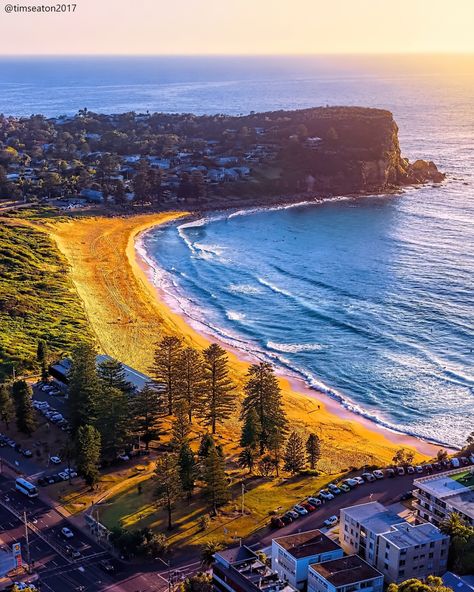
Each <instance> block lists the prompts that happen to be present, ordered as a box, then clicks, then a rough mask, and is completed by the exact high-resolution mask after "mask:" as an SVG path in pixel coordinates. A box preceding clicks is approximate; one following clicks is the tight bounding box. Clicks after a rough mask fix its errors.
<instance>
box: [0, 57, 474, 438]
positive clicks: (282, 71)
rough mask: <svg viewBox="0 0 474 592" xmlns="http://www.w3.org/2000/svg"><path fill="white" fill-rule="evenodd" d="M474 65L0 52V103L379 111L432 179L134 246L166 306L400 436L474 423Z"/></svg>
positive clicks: (212, 220) (226, 218) (219, 219)
mask: <svg viewBox="0 0 474 592" xmlns="http://www.w3.org/2000/svg"><path fill="white" fill-rule="evenodd" d="M473 66H474V60H473V58H464V59H460V58H457V59H455V58H451V59H448V58H441V57H434V58H424V59H423V60H414V59H412V58H409V57H407V58H398V59H394V58H377V59H375V58H363V57H352V58H346V57H333V58H284V59H283V58H258V59H255V58H253V59H251V58H246V59H237V58H137V59H129V58H120V59H118V58H114V59H104V58H101V59H92V58H89V59H83V58H82V59H79V58H78V59H63V60H53V59H51V60H45V59H37V60H31V59H9V60H0V88H1V91H2V92H1V93H0V112H3V113H6V114H17V115H25V114H30V113H33V112H35V113H38V112H42V113H45V114H47V115H50V116H52V115H58V114H62V113H74V112H75V111H77V109H79V108H82V107H88V108H89V109H91V110H96V111H101V112H120V111H128V110H135V111H146V110H150V111H155V110H159V111H167V112H181V111H187V112H195V113H215V112H226V113H232V114H237V113H246V112H249V111H251V110H256V111H257V110H258V111H261V110H272V109H279V108H288V109H291V108H298V107H308V106H316V105H326V104H331V105H334V104H339V105H340V104H357V105H366V106H375V107H383V108H387V109H390V110H391V111H392V112H393V113H394V116H395V119H396V120H397V123H398V125H399V127H400V141H401V146H402V150H403V153H404V154H405V155H406V156H408V157H410V158H416V157H422V158H428V159H433V160H434V161H435V162H436V163H437V164H438V166H439V167H440V168H441V169H442V170H444V171H446V172H447V173H448V180H447V182H446V183H445V184H444V185H443V186H442V187H436V188H433V187H425V188H421V189H418V190H410V191H407V192H405V193H404V194H403V195H402V196H398V197H372V198H370V197H369V198H365V199H360V200H358V201H356V202H355V201H351V200H346V201H334V202H331V203H326V204H324V205H318V206H300V207H296V208H290V209H280V210H273V211H254V212H240V213H238V214H239V215H236V214H233V215H230V214H229V213H225V214H222V213H216V215H215V216H214V215H213V216H210V217H208V218H207V219H202V220H197V221H196V220H194V221H193V222H191V223H189V222H187V223H184V224H183V223H181V224H180V225H174V226H169V227H167V228H165V229H155V230H153V231H152V232H150V233H149V234H147V235H146V237H145V239H144V247H145V248H146V251H147V253H148V256H149V257H150V258H151V259H152V261H153V262H154V264H155V265H156V270H157V276H156V281H157V282H158V283H159V284H160V285H161V287H162V288H163V289H164V290H166V291H167V292H168V294H169V296H170V299H171V301H172V302H173V303H174V305H175V306H176V307H178V308H179V309H180V310H182V311H184V312H185V313H186V314H187V315H189V317H190V318H192V319H194V320H195V322H196V323H198V324H200V325H201V326H202V327H203V328H205V329H206V330H207V331H211V332H212V333H214V334H215V335H216V336H219V337H220V338H221V339H224V340H226V341H228V342H229V343H232V344H234V345H238V346H239V347H241V348H242V349H245V350H247V351H251V352H253V353H254V354H256V355H258V356H259V357H261V358H268V359H271V360H272V361H273V362H274V363H275V364H278V365H279V366H281V367H284V368H286V369H287V370H288V371H289V372H294V373H297V374H298V375H299V376H301V377H303V378H304V379H305V380H306V381H307V382H308V384H310V385H312V386H315V387H317V388H322V389H324V390H326V391H329V392H330V394H332V395H333V396H336V397H338V398H339V399H340V400H341V401H343V402H344V404H346V405H348V406H351V407H352V408H354V409H355V410H356V411H358V412H359V413H363V414H364V415H367V416H369V417H372V418H373V419H374V420H375V421H379V422H382V423H384V424H386V425H389V426H392V427H394V428H396V429H398V430H401V431H404V432H407V433H413V434H417V435H420V436H423V437H425V438H429V439H431V440H436V441H440V442H443V443H446V444H452V445H461V444H462V443H463V441H464V440H465V437H466V435H467V433H468V432H469V431H471V430H472V429H473V425H474V411H473V409H474V407H473V402H474V353H473V351H474V343H473V341H474V339H473V337H474V321H473V319H474V304H473V303H474V297H473V296H474V295H473V277H474V223H473V221H474V200H473V182H474V107H473V105H474V67H473Z"/></svg>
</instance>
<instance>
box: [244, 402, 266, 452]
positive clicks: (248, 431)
mask: <svg viewBox="0 0 474 592" xmlns="http://www.w3.org/2000/svg"><path fill="white" fill-rule="evenodd" d="M260 435H261V433H260V422H259V419H258V415H257V412H256V411H255V409H254V408H253V407H251V408H250V409H249V411H248V413H246V415H245V417H244V423H243V426H242V435H241V437H240V445H241V446H242V447H244V448H245V447H249V448H252V449H256V448H257V447H258V445H259V443H260Z"/></svg>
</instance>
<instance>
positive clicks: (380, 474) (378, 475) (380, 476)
mask: <svg viewBox="0 0 474 592" xmlns="http://www.w3.org/2000/svg"><path fill="white" fill-rule="evenodd" d="M372 474H373V476H374V477H375V478H376V479H383V471H380V470H379V469H376V470H375V471H374V472H373V473H372Z"/></svg>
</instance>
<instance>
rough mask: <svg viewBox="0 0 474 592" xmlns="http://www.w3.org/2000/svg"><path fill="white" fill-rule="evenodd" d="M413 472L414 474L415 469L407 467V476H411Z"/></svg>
mask: <svg viewBox="0 0 474 592" xmlns="http://www.w3.org/2000/svg"><path fill="white" fill-rule="evenodd" d="M414 472H415V467H411V466H410V467H407V473H408V474H409V475H413V473H414Z"/></svg>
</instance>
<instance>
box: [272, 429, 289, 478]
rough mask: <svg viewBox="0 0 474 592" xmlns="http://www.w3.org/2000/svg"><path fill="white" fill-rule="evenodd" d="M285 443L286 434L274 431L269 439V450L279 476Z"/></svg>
mask: <svg viewBox="0 0 474 592" xmlns="http://www.w3.org/2000/svg"><path fill="white" fill-rule="evenodd" d="M284 443H285V434H284V433H282V432H278V431H274V432H272V433H271V434H270V437H269V439H268V450H269V451H270V456H271V458H272V462H273V468H274V469H275V474H276V476H277V477H279V476H280V464H281V460H282V451H283V444H284Z"/></svg>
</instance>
